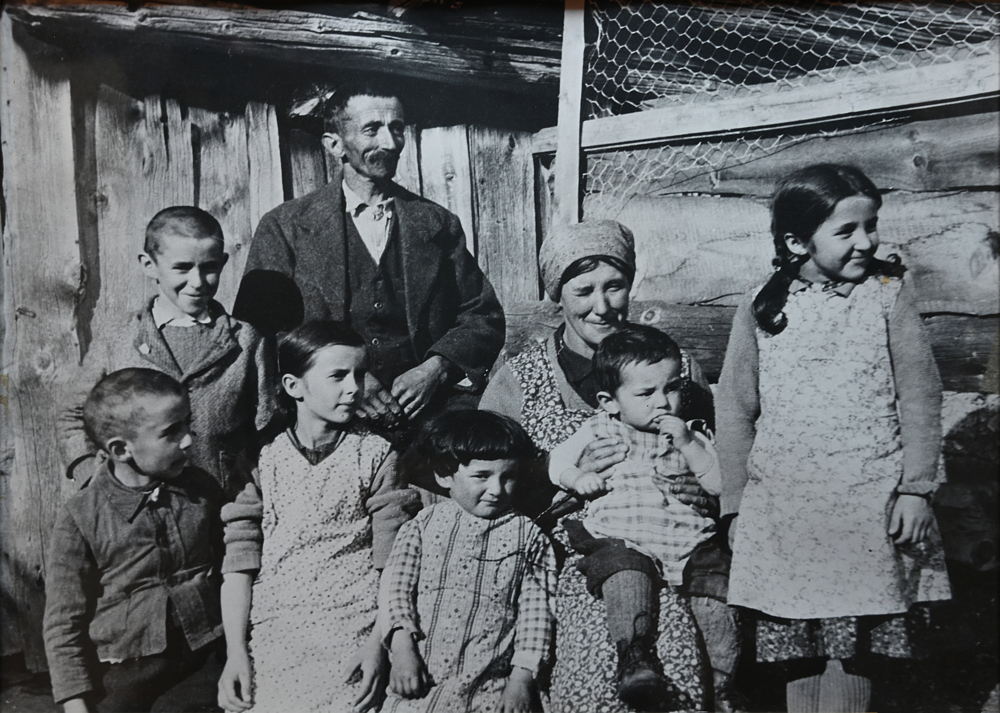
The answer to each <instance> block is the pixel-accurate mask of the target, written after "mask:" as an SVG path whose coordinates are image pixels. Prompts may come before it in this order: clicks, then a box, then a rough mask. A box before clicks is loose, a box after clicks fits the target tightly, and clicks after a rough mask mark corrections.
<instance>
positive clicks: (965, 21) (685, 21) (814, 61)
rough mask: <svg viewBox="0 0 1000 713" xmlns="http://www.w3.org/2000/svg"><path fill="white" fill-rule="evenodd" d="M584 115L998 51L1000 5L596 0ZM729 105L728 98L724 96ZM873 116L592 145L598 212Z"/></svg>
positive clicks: (854, 128)
mask: <svg viewBox="0 0 1000 713" xmlns="http://www.w3.org/2000/svg"><path fill="white" fill-rule="evenodd" d="M588 9H589V12H588V23H589V29H588V41H587V48H586V55H585V60H584V61H585V66H584V71H585V73H584V115H585V117H586V118H591V119H595V118H602V117H608V116H615V115H620V114H627V113H632V112H640V111H645V110H650V109H662V108H667V107H670V106H672V105H677V103H687V104H691V103H694V102H699V103H702V104H706V105H707V110H711V106H712V102H714V101H717V100H724V99H725V98H732V97H738V96H747V95H750V94H752V93H753V92H760V91H762V90H767V91H775V90H777V91H782V90H784V89H786V88H787V89H792V88H796V87H802V86H806V85H809V84H815V83H819V82H825V83H831V91H834V92H835V91H836V89H835V86H833V85H832V83H834V82H836V81H837V79H838V78H841V77H844V76H845V74H847V73H855V72H860V73H875V72H880V73H884V72H889V71H893V70H897V69H906V68H913V67H920V66H926V65H929V64H937V63H945V62H952V61H956V60H959V59H962V58H965V57H969V56H970V55H972V54H978V53H993V54H996V52H997V47H996V45H997V41H996V40H997V36H998V34H1000V4H996V3H891V4H890V3H864V4H860V3H818V2H814V3H795V4H787V3H786V4H777V3H773V2H689V3H684V4H679V3H663V2H628V0H620V1H619V2H610V3H609V2H606V1H605V0H590V4H589V7H588ZM720 107H721V105H720ZM890 121H896V120H888V119H887V120H883V121H876V122H872V121H868V122H864V123H860V124H855V125H850V126H843V125H841V126H840V127H838V128H837V129H832V130H817V129H815V128H812V129H801V130H799V132H798V133H778V134H775V133H770V134H767V133H762V132H756V133H755V132H753V131H748V132H745V133H744V134H742V135H732V134H730V135H728V136H726V137H725V138H720V139H718V140H712V139H705V140H701V141H693V142H692V141H684V140H678V141H672V142H660V143H659V144H657V143H656V141H655V137H649V140H647V141H646V142H645V145H643V146H635V147H620V148H614V149H607V150H604V149H601V150H596V151H595V150H592V151H588V152H586V154H585V164H584V175H583V176H582V189H583V194H584V197H585V198H584V214H585V216H586V217H587V218H600V217H611V218H614V217H616V216H617V215H618V214H619V213H620V212H621V211H622V210H623V209H624V207H625V206H626V205H627V204H628V202H629V200H630V199H631V198H633V197H634V196H638V195H642V196H650V195H657V194H661V193H672V192H683V191H688V190H690V191H701V190H709V191H710V190H711V187H712V183H713V178H714V176H716V175H718V173H719V172H720V171H722V170H724V169H726V168H731V167H733V166H738V165H740V164H744V163H749V162H751V161H754V160H756V159H759V158H763V157H765V156H768V155H771V154H774V153H778V152H780V151H783V150H785V149H787V148H789V147H792V146H794V145H796V144H798V143H801V142H804V141H809V140H811V139H814V138H817V137H831V136H838V135H843V134H848V133H856V132H861V131H868V130H871V129H872V128H879V127H884V126H885V125H886V124H887V123H889V122H890Z"/></svg>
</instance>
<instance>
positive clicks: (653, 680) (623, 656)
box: [618, 640, 666, 711]
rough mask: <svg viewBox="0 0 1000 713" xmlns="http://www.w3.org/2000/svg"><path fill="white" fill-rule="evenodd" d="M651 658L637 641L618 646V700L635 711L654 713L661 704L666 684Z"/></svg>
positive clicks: (645, 647)
mask: <svg viewBox="0 0 1000 713" xmlns="http://www.w3.org/2000/svg"><path fill="white" fill-rule="evenodd" d="M652 658H653V657H652V655H651V654H650V651H649V647H648V646H645V645H643V644H642V643H641V642H640V641H638V640H632V641H630V642H629V641H619V642H618V698H620V699H621V700H622V702H623V703H625V704H626V705H628V706H629V707H631V708H635V709H636V710H640V711H651V710H657V709H658V708H660V707H661V706H662V703H663V697H664V693H665V690H666V681H665V680H664V678H663V676H661V675H660V674H659V672H658V671H657V670H656V668H655V667H654V665H653V662H652Z"/></svg>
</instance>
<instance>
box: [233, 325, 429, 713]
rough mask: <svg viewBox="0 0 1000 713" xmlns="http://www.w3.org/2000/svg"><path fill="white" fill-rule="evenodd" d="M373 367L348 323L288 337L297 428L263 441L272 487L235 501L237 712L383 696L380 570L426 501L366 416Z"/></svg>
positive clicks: (287, 369) (264, 483) (285, 384)
mask: <svg viewBox="0 0 1000 713" xmlns="http://www.w3.org/2000/svg"><path fill="white" fill-rule="evenodd" d="M366 365H367V357H366V355H365V348H364V344H363V342H362V339H361V337H360V336H359V335H358V334H357V332H355V331H354V330H353V329H351V328H350V327H348V326H347V325H345V324H342V323H339V322H309V323H307V324H304V325H302V326H301V327H299V328H297V329H295V330H294V331H292V332H290V333H289V334H288V335H287V336H285V337H284V339H282V340H281V343H280V344H279V346H278V368H279V375H280V379H281V398H282V401H283V405H284V407H285V408H286V410H287V413H288V416H289V420H288V424H289V425H288V427H287V429H286V430H285V431H284V432H282V433H280V434H279V435H278V436H277V437H276V438H275V439H274V440H273V441H272V442H271V443H269V444H268V445H266V446H264V448H263V449H262V450H261V454H260V462H259V464H258V466H257V470H256V472H255V481H256V486H257V487H259V489H260V490H259V492H258V490H257V487H255V485H254V484H250V485H248V486H247V489H246V490H245V491H244V492H243V493H242V494H241V495H240V497H239V498H237V501H236V502H235V503H233V504H230V505H227V506H226V507H225V508H224V511H223V520H224V521H225V522H226V558H225V561H224V563H223V575H224V579H223V585H222V589H223V591H222V603H223V604H222V606H223V625H224V628H225V633H226V644H227V649H228V661H227V663H226V668H225V671H224V672H223V675H222V678H221V679H220V681H219V705H220V706H222V707H223V708H225V709H226V710H230V711H243V710H247V709H248V708H250V707H251V706H252V707H253V709H254V710H255V711H274V712H275V713H284V712H285V711H296V713H303V712H305V711H329V710H337V711H340V710H350V709H352V708H353V710H355V711H361V710H365V709H367V708H370V707H373V706H374V705H375V704H376V703H377V700H378V696H379V695H380V694H381V691H382V687H383V686H384V679H382V678H381V675H380V674H381V673H382V672H384V665H385V661H384V654H383V653H382V651H381V645H380V642H379V640H378V638H377V637H376V636H375V635H374V634H373V626H374V623H375V614H376V601H377V594H378V578H379V573H378V570H379V569H380V568H381V567H382V565H383V564H384V562H385V558H386V556H387V555H388V552H389V549H390V548H391V545H392V539H393V537H394V535H395V531H396V530H397V529H398V528H399V526H400V525H401V524H402V523H403V522H404V521H405V520H407V519H408V518H409V515H410V512H412V511H413V510H415V509H416V508H418V507H419V498H418V496H417V495H416V492H415V491H410V490H400V489H399V484H398V483H397V480H396V475H395V471H396V469H395V456H394V454H393V453H392V452H391V451H390V450H389V443H388V442H387V441H386V440H384V439H383V438H381V437H380V436H377V435H375V434H373V433H371V432H369V431H368V430H367V429H365V428H364V427H363V426H361V425H360V424H359V423H358V422H357V420H356V419H355V414H356V412H357V409H358V406H359V404H360V403H361V399H362V397H363V384H364V380H365V370H366ZM261 540H263V543H262V544H261ZM251 595H252V596H251ZM248 623H249V624H250V627H251V631H252V634H251V637H250V642H249V648H248V645H247V637H246V633H247V625H248ZM251 660H252V667H251ZM360 660H363V661H364V664H362V665H356V663H357V661H360ZM359 678H360V686H352V685H350V683H349V680H348V679H350V680H351V681H356V680H357V679H359Z"/></svg>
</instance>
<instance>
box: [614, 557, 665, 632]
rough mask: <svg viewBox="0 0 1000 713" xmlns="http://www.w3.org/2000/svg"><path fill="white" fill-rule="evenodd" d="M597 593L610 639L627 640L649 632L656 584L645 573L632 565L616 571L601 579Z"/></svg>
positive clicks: (651, 626)
mask: <svg viewBox="0 0 1000 713" xmlns="http://www.w3.org/2000/svg"><path fill="white" fill-rule="evenodd" d="M601 594H602V596H603V597H604V610H605V612H606V613H607V620H608V632H609V633H610V634H611V641H613V642H615V643H617V642H619V641H624V642H626V643H628V642H630V641H632V640H633V639H644V638H646V637H649V636H650V635H651V634H652V633H653V610H654V606H655V604H656V585H655V584H654V583H653V580H652V579H651V578H650V577H649V575H647V574H645V573H643V572H639V571H638V570H632V569H629V570H625V571H624V572H616V573H615V574H613V575H611V576H610V577H608V578H607V579H606V580H604V584H602V585H601Z"/></svg>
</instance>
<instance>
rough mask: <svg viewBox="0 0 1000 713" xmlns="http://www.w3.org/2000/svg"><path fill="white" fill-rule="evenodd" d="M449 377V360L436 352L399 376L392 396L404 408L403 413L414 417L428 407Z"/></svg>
mask: <svg viewBox="0 0 1000 713" xmlns="http://www.w3.org/2000/svg"><path fill="white" fill-rule="evenodd" d="M447 378H448V362H447V360H445V358H444V357H443V356H439V355H437V354H435V355H433V356H431V357H429V358H428V359H427V360H426V361H425V362H424V363H423V364H420V365H419V366H415V367H413V368H412V369H410V370H409V371H405V372H403V373H402V374H400V375H399V376H397V377H396V380H395V381H394V382H392V397H393V398H394V399H395V400H396V402H398V403H399V405H400V406H401V407H402V408H403V413H405V414H406V415H407V417H409V418H413V417H414V416H417V415H418V414H419V413H420V412H421V411H423V410H424V409H425V408H426V407H427V404H429V403H430V401H431V399H432V398H433V397H434V394H435V393H436V392H437V390H438V389H439V388H441V387H442V386H444V383H445V381H446V380H447Z"/></svg>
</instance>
